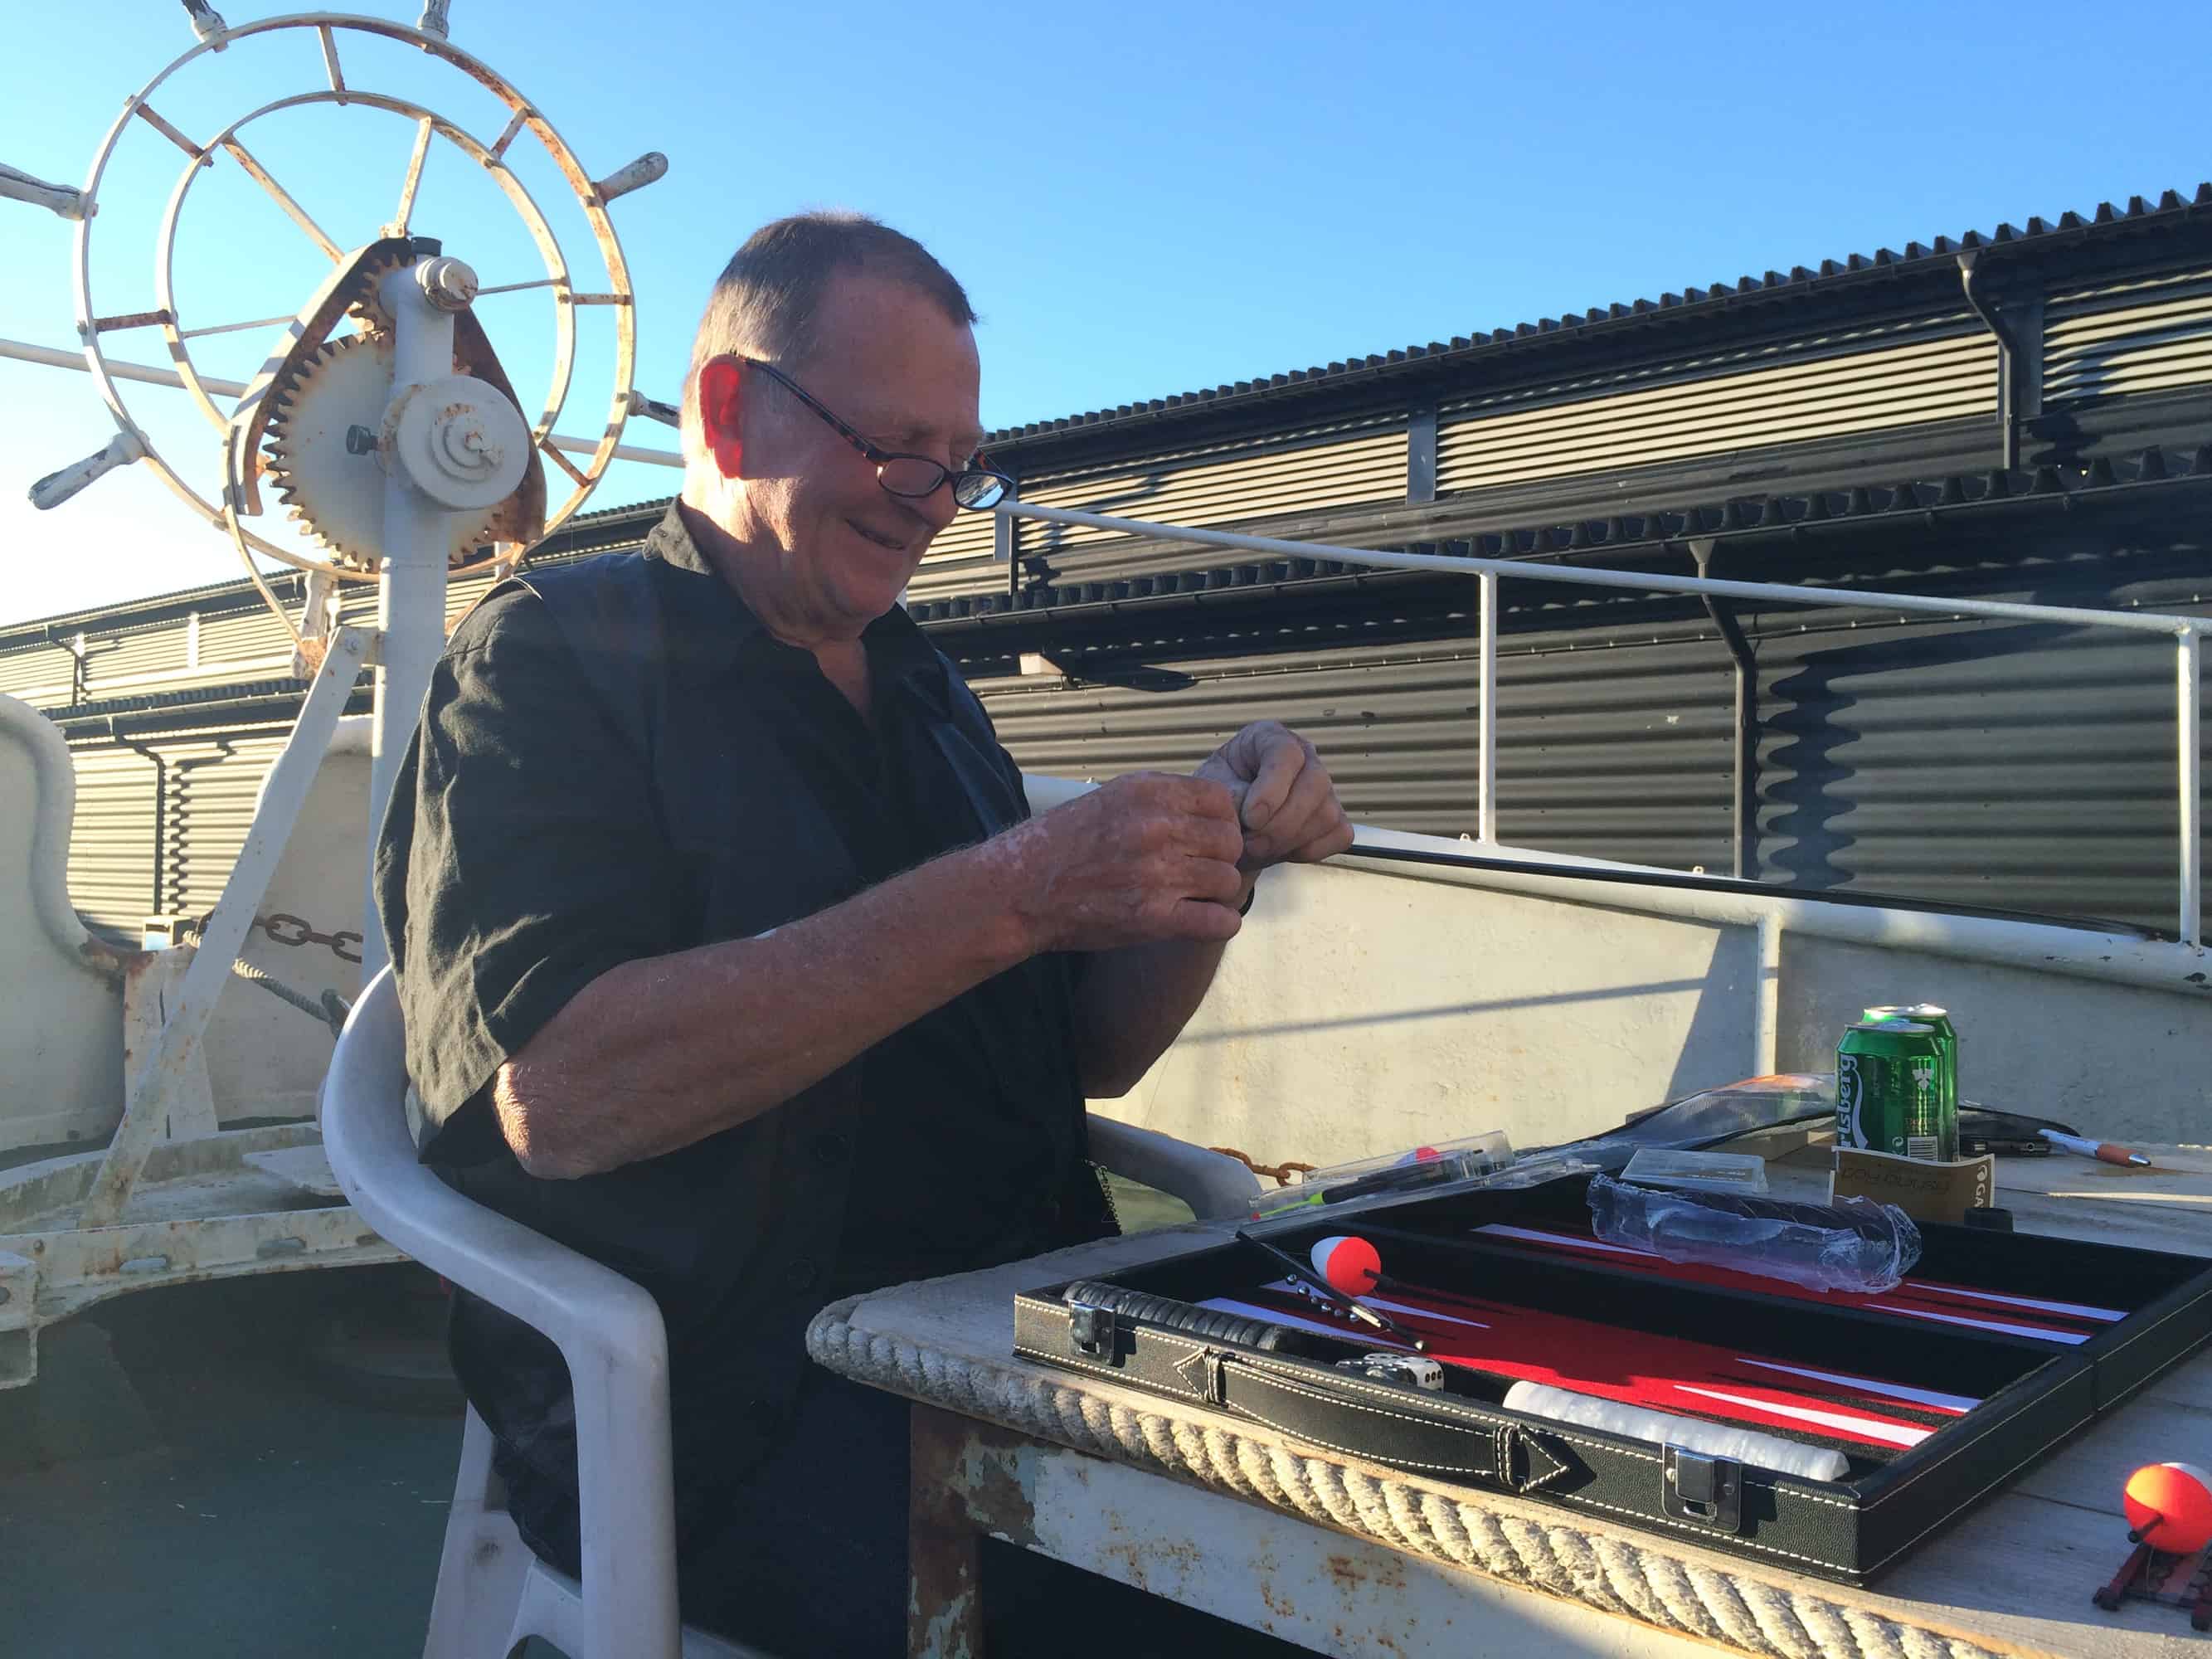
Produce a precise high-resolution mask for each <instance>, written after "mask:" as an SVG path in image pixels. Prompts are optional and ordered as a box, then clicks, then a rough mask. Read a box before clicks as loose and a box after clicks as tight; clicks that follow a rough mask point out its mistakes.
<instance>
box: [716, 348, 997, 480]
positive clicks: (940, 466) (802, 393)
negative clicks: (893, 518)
mask: <svg viewBox="0 0 2212 1659" xmlns="http://www.w3.org/2000/svg"><path fill="white" fill-rule="evenodd" d="M738 362H741V363H743V364H744V366H745V367H746V368H757V369H758V370H760V372H761V373H762V374H765V375H767V376H768V377H769V379H770V380H774V381H775V383H776V384H777V385H778V386H781V387H782V388H783V389H784V390H785V391H786V392H789V393H790V394H791V395H792V396H793V397H794V398H798V399H799V402H801V403H802V404H805V405H806V406H807V407H808V408H809V409H811V410H813V411H814V412H815V413H816V414H817V415H818V416H821V417H822V419H823V421H825V422H828V423H829V427H830V428H831V429H832V430H834V431H835V432H836V434H837V435H838V436H839V437H841V438H842V439H843V440H844V441H846V442H847V443H848V444H850V445H852V446H853V447H854V448H855V449H857V450H859V451H860V453H861V454H863V455H864V456H866V458H867V459H869V460H871V461H873V462H874V463H875V465H876V481H877V482H878V483H880V484H882V485H883V487H884V489H887V490H889V491H890V493H891V494H892V495H903V496H906V497H907V498H908V500H910V501H919V500H921V498H922V497H923V496H925V495H935V494H936V493H937V492H938V491H939V489H943V488H944V487H945V483H946V481H947V480H948V479H949V480H950V481H951V484H952V499H953V501H955V502H957V504H958V505H960V506H962V507H971V508H974V509H975V510H977V511H979V512H980V511H981V510H982V509H983V508H985V507H996V506H997V505H998V504H999V503H1000V501H1004V500H1005V499H1006V493H1007V492H1008V491H1009V490H1011V489H1012V488H1013V487H1014V481H1013V480H1012V478H1010V477H1007V476H1006V474H1005V473H1003V472H994V471H992V470H991V469H990V468H989V467H987V466H964V467H950V466H946V465H944V463H942V462H940V461H933V460H932V459H930V458H929V457H928V456H927V455H900V454H895V453H892V452H891V451H890V450H888V449H879V448H878V447H876V446H875V445H874V444H872V443H870V442H869V441H867V440H866V438H864V437H862V436H861V435H860V434H859V433H858V432H856V431H854V429H853V428H852V427H851V426H849V425H848V424H847V423H846V422H843V421H841V420H839V419H838V418H837V417H836V416H835V415H833V414H831V413H830V412H829V410H827V409H825V408H824V407H823V405H822V404H820V403H818V402H817V401H816V399H815V398H814V397H813V395H812V394H811V392H808V391H807V390H806V388H805V386H801V385H799V382H798V381H796V380H793V379H792V378H791V376H790V375H788V374H785V373H784V372H783V371H782V370H781V369H780V368H777V367H776V366H775V364H774V363H765V362H762V361H761V360H760V359H759V358H757V357H740V358H739V359H738ZM975 459H977V460H981V459H983V458H982V457H981V456H980V455H979V456H977V457H976V458H975Z"/></svg>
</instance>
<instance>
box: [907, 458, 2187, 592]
mask: <svg viewBox="0 0 2212 1659" xmlns="http://www.w3.org/2000/svg"><path fill="white" fill-rule="evenodd" d="M2183 484H2185V485H2189V486H2191V487H2201V486H2204V485H2208V484H2212V444H2207V445H2205V446H2203V447H2201V448H2199V449H2197V450H2196V451H2195V452H2194V453H2191V454H2169V453H2167V452H2166V451H2165V450H2164V449H2161V448H2159V447H2151V448H2148V449H2143V450H2141V451H2138V452H2136V453H2133V454H2128V455H2118V456H2104V455H2100V456H2094V457H2092V458H2089V459H2085V460H2083V461H2081V463H2079V464H2069V465H2064V466H2059V465H2043V466H2037V467H2033V468H2020V469H2017V470H2015V471H2005V470H2003V469H1994V470H1992V471H1987V472H1981V473H1972V474H1953V475H1951V476H1949V477H1942V478H1922V479H1902V480H1899V482H1898V483H1894V484H1892V485H1889V486H1887V487H1881V486H1861V487H1858V488H1855V489H1835V490H1813V491H1810V492H1808V493H1807V494H1804V495H1748V496H1743V495H1739V496H1732V497H1730V498H1729V499H1727V500H1725V501H1712V502H1706V503H1703V504H1696V505H1690V506H1686V507H1679V508H1674V509H1672V510H1669V511H1665V512H1656V513H1620V514H1616V515H1613V516H1612V517H1609V518H1605V519H1584V520H1575V521H1572V522H1570V523H1565V524H1559V523H1550V524H1535V525H1522V526H1514V527H1510V528H1503V529H1499V530H1496V531H1489V532H1480V533H1478V534H1475V535H1472V536H1468V537H1467V538H1463V539H1458V540H1455V541H1453V542H1451V543H1450V544H1447V545H1446V546H1445V547H1443V548H1440V549H1438V550H1439V551H1449V552H1453V553H1459V554H1464V555H1468V556H1474V557H1476V558H1486V559H1522V558H1530V559H1541V558H1547V557H1563V556H1595V555H1597V554H1600V553H1605V554H1608V555H1618V554H1621V553H1625V552H1628V551H1631V550H1637V551H1649V550H1651V549H1652V548H1654V547H1656V546H1659V545H1661V544H1665V543H1668V542H1676V543H1679V542H1680V541H1682V540H1683V539H1685V538H1690V537H1699V538H1704V537H1708V536H1710V537H1712V538H1715V539H1716V540H1720V539H1725V538H1733V537H1736V536H1742V535H1771V534H1774V533H1776V532H1788V531H1795V530H1799V529H1804V528H1809V527H1811V526H1817V525H1821V524H1826V523H1828V522H1831V521H1833V520H1883V519H1894V518H1896V517H1897V516H1898V515H1908V514H1909V515H1911V520H1913V521H1916V522H1923V523H1925V522H1931V521H1936V520H1942V519H1946V518H1952V517H1956V516H1962V515H1967V516H1979V515H1980V514H1982V513H1988V512H1992V511H1997V510H2003V509H2007V508H2015V507H2026V508H2029V509H2033V508H2035V507H2039V506H2044V505H2048V506H2050V507H2061V508H2074V507H2080V506H2084V505H2087V504H2088V503H2090V502H2092V501H2112V500H2114V499H2117V498H2119V497H2124V496H2126V495H2130V494H2132V493H2133V492H2136V491H2138V490H2142V489H2153V488H2159V487H2171V486H2175V485H2183ZM1394 545H1397V544H1394ZM1358 570H1359V567H1358V566H1354V565H1349V564H1346V563H1344V562H1341V561H1339V560H1334V559H1327V558H1319V557H1314V558H1265V557H1262V556H1260V555H1257V554H1255V555H1252V556H1249V557H1248V558H1246V559H1243V560H1242V561H1240V562H1237V563H1235V564H1230V565H1221V566H1213V567H1211V568H1202V569H1175V570H1170V571H1165V572H1163V573H1162V574H1158V575H1151V576H1146V575H1137V576H1131V577H1128V578H1127V579H1124V580H1087V581H1077V580H1063V581H1059V582H1051V581H1048V582H1047V583H1045V584H1043V585H1039V586H1030V587H1026V588H1024V590H1023V591H1022V592H1020V593H1018V594H1010V593H1008V592H1006V591H1005V589H1004V588H1003V586H1001V587H999V588H997V589H995V590H994V591H993V592H984V593H975V594H968V595H962V596H959V597H957V598H953V599H937V600H932V601H928V602H927V603H922V604H917V605H913V606H911V607H910V609H911V611H912V614H913V615H914V617H915V620H916V621H918V622H921V623H934V624H940V625H943V624H960V623H964V624H966V625H969V626H992V625H1003V624H1006V623H1012V622H1014V621H1016V620H1017V619H1018V618H1019V617H1022V616H1023V615H1024V613H1031V612H1036V611H1054V612H1055V613H1057V614H1059V615H1060V616H1063V617H1064V616H1066V614H1068V612H1069V611H1071V610H1072V609H1073V608H1075V607H1085V606H1096V607H1098V608H1100V609H1102V610H1103V609H1105V608H1107V607H1109V606H1111V605H1118V604H1121V603H1122V602H1125V601H1131V600H1136V601H1145V600H1153V601H1158V600H1161V599H1169V598H1170V596H1176V595H1190V594H1198V593H1212V592H1218V591H1220V590H1223V589H1232V590H1233V589H1237V588H1253V587H1260V588H1269V587H1273V586H1275V585H1277V584H1279V583H1284V582H1303V581H1308V580H1316V579H1322V578H1329V577H1341V576H1345V575H1347V574H1352V573H1354V572H1356V571H1358ZM1364 574H1366V575H1367V576H1370V577H1375V576H1383V575H1386V574H1388V573H1383V572H1376V571H1368V572H1365V573H1364ZM1415 574H1416V579H1418V574H1419V573H1415Z"/></svg>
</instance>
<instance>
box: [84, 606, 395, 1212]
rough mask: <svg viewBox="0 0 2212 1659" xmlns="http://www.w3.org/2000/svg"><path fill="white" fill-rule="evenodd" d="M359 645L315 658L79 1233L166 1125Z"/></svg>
mask: <svg viewBox="0 0 2212 1659" xmlns="http://www.w3.org/2000/svg"><path fill="white" fill-rule="evenodd" d="M368 646H369V636H368V634H366V633H364V632H363V631H362V629H358V628H344V629H339V630H338V636H337V639H336V640H335V641H332V642H331V650H330V654H329V655H328V656H327V657H326V658H325V659H324V661H323V667H322V671H321V672H320V673H319V674H317V675H316V676H315V683H314V684H313V685H312V686H310V687H309V688H308V689H307V700H306V701H305V702H302V703H301V705H300V718H299V719H298V720H295V722H294V723H293V726H292V735H291V737H290V738H289V740H287V742H286V743H285V744H284V751H283V753H282V754H280V755H279V756H277V757H276V765H275V766H273V767H271V768H270V772H269V781H268V783H267V784H266V785H265V786H264V787H263V788H262V791H261V804H260V805H258V806H257V807H255V808H254V809H253V823H252V827H251V828H250V829H247V830H246V847H245V849H244V850H243V851H242V852H240V854H239V855H238V862H237V863H236V864H234V866H231V872H230V879H229V880H228V882H226V883H224V884H223V889H222V898H221V899H220V900H219V901H217V902H216V907H215V914H214V915H211V916H210V917H209V918H208V925H207V931H206V932H205V933H204V934H203V935H202V936H201V939H200V946H199V951H198V953H197V955H195V956H194V957H192V961H191V966H190V967H188V968H186V969H185V974H184V979H183V982H182V983H181V984H180V985H179V987H178V988H177V993H176V994H175V996H173V997H172V998H169V999H167V1019H166V1020H165V1021H164V1022H163V1023H162V1026H161V1041H160V1042H157V1043H155V1045H154V1052H153V1053H152V1054H150V1055H149V1056H148V1057H147V1060H146V1062H145V1064H144V1065H143V1066H140V1067H139V1068H138V1074H137V1078H136V1079H133V1080H132V1081H131V1084H130V1085H129V1086H128V1087H127V1088H126V1089H125V1094H124V1099H125V1107H124V1110H123V1121H122V1122H121V1123H119V1124H118V1125H117V1126H116V1130H115V1138H114V1139H112V1141H110V1142H109V1143H108V1147H107V1157H106V1159H105V1160H104V1161H103V1162H102V1163H101V1164H100V1174H99V1175H98V1176H96V1177H95V1178H94V1181H93V1184H92V1191H91V1193H90V1194H88V1196H87V1197H86V1199H85V1201H84V1211H83V1214H82V1217H81V1218H80V1219H79V1221H78V1224H77V1225H79V1226H82V1227H112V1226H113V1225H115V1224H116V1223H117V1222H118V1221H119V1220H120V1219H121V1218H122V1215H123V1206H125V1204H126V1203H128V1202H129V1201H130V1198H131V1188H132V1187H134V1186H135V1185H137V1181H138V1172H139V1171H140V1170H143V1168H145V1166H146V1156H147V1154H148V1153H149V1152H151V1151H152V1150H153V1147H154V1141H155V1137H156V1136H158V1135H159V1134H160V1133H161V1129H162V1126H163V1124H164V1123H165V1122H166V1121H167V1116H168V1112H169V1102H170V1097H172V1095H173V1093H174V1092H175V1091H176V1090H177V1088H178V1087H179V1085H182V1084H183V1083H184V1082H185V1079H186V1078H187V1077H188V1075H189V1073H190V1072H191V1066H192V1064H193V1061H194V1060H195V1059H196V1057H197V1054H198V1051H199V1042H200V1038H201V1036H203V1035H204V1033H205V1031H206V1030H207V1023H208V1018H209V1016H210V1015H211V1014H213V1013H214V1012H215V1005H216V998H217V997H219V996H221V995H222V990H223V987H225V986H227V985H228V984H229V982H230V965H231V963H234V962H235V961H237V960H238V953H239V951H240V948H241V947H242V946H243V945H245V943H246V931H247V930H248V929H249V928H251V927H252V926H253V916H254V913H255V912H256V911H257V910H258V908H260V905H261V898H262V895H263V894H264V893H265V892H266V891H267V890H268V888H269V880H270V877H272V876H274V875H275V874H276V865H277V861H278V860H280V859H282V858H283V855H284V844H285V842H287V841H289V839H290V838H291V835H292V826H293V825H294V824H295V823H297V822H298V820H299V817H300V809H301V806H302V805H305V804H306V802H307V791H308V788H309V787H310V786H312V785H313V782H314V781H315V773H316V771H317V769H319V767H320V766H321V765H322V763H323V755H324V752H325V750H328V749H329V747H330V743H331V732H334V731H336V730H337V723H338V716H339V715H341V714H343V713H344V712H345V706H346V699H347V697H348V696H350V695H352V692H353V683H354V681H355V679H356V678H358V677H359V676H360V673H361V669H362V662H363V660H364V659H366V658H367V657H368Z"/></svg>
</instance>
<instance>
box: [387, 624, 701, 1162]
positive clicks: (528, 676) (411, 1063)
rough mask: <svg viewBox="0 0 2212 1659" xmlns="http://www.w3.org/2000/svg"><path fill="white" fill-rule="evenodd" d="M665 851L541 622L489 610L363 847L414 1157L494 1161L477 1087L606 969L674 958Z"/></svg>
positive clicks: (644, 780) (612, 717)
mask: <svg viewBox="0 0 2212 1659" xmlns="http://www.w3.org/2000/svg"><path fill="white" fill-rule="evenodd" d="M670 863H671V861H670V860H669V858H668V856H667V854H666V848H665V835H664V833H663V830H662V828H661V826H660V824H659V821H658V818H657V817H656V814H655V810H654V806H653V787H652V779H651V776H650V775H649V770H648V767H647V761H646V757H644V755H643V754H642V753H641V752H640V751H639V749H638V746H637V744H636V742H635V739H633V738H629V737H628V736H626V735H625V733H624V732H623V730H622V722H621V719H620V717H619V715H618V714H617V712H616V711H613V710H611V709H610V708H607V707H606V706H605V704H604V703H603V702H601V701H600V700H599V696H598V695H597V694H596V693H595V692H594V691H593V690H592V688H591V686H590V684H589V683H588V682H587V681H586V679H585V678H584V676H583V674H582V673H581V671H580V668H579V666H578V664H577V661H576V659H575V657H574V653H572V652H571V651H570V649H569V647H568V644H567V642H566V641H564V640H563V639H562V635H561V633H560V629H559V626H558V624H557V623H556V622H555V621H554V619H553V617H552V616H551V615H550V613H549V612H548V611H547V610H546V609H545V607H544V604H543V603H542V602H541V601H540V600H539V599H538V598H537V596H536V595H535V594H533V593H532V592H528V591H527V590H526V589H524V588H521V587H519V586H518V587H513V588H510V589H508V590H507V591H506V592H502V593H501V594H498V595H496V596H495V597H494V598H493V599H491V600H490V601H489V603H487V604H486V605H483V606H482V607H480V608H479V609H478V611H477V612H476V614H475V615H474V616H472V617H470V618H469V619H468V621H467V622H466V623H464V624H463V626H462V627H461V628H460V629H458V630H456V632H455V634H454V636H453V641H452V642H451V643H450V644H449V645H448V647H447V651H446V653H445V655H444V657H443V658H441V659H440V661H439V663H438V666H437V669H436V671H435V674H434V675H433V677H432V679H431V683H430V690H429V694H428V697H427V699H426V700H425V702H424V704H423V709H422V720H421V723H420V725H419V726H418V727H417V729H416V735H415V739H414V742H413V744H411V745H410V748H409V750H408V753H407V756H406V758H405V760H404V763H403V764H402V767H401V769H400V772H399V775H398V779H397V781H396V782H395V785H394V787H393V792H392V804H391V806H390V809H389V810H388V811H387V812H386V817H385V823H384V829H383V835H382V836H381V838H380V842H379V844H378V849H377V867H376V881H375V884H376V896H377V909H378V914H379V915H380V917H381V919H382V921H383V923H384V928H385V937H386V939H387V940H389V941H390V944H391V950H392V961H393V963H394V971H395V974H396V975H397V977H398V984H399V997H400V1005H401V1008H402V1011H403V1012H404V1017H405V1020H406V1027H407V1062H408V1074H409V1076H410V1078H411V1079H413V1081H414V1084H415V1088H416V1094H417V1095H418V1096H419V1097H420V1098H421V1100H422V1107H423V1112H424V1118H425V1126H424V1140H423V1153H424V1156H425V1157H426V1158H435V1159H436V1160H437V1161H440V1162H453V1163H470V1162H474V1161H477V1160H478V1159H481V1158H485V1157H489V1156H491V1155H493V1154H494V1153H495V1152H497V1151H498V1148H499V1131H498V1127H497V1125H496V1122H495V1120H494V1119H493V1116H492V1115H491V1113H490V1111H489V1107H488V1105H487V1104H486V1103H484V1102H483V1099H482V1093H483V1090H484V1085H486V1084H488V1083H489V1081H490V1080H491V1078H492V1075H493V1073H495V1072H496V1071H497V1070H498V1068H499V1067H500V1066H501V1064H502V1063H503V1062H505V1061H506V1060H508V1059H510V1058H511V1057H512V1056H513V1054H515V1053H516V1051H517V1050H519V1049H520V1048H522V1047H523V1046H524V1045H526V1043H527V1042H529V1041H530V1039H531V1038H532V1036H535V1035H536V1034H537V1032H538V1030H540V1029H541V1028H543V1027H544V1024H546V1022H547V1021H549V1020H550V1019H551V1018H553V1016H554V1015H555V1014H556V1013H558V1012H560V1011H561V1009H562V1007H564V1006H567V1004H568V1001H569V1000H570V999H571V998H573V997H574V996H575V994H577V993H578V992H580V991H581V990H582V989H583V988H584V987H586V986H587V985H589V984H590V983H591V982H592V981H593V980H595V979H597V978H598V977H599V975H602V974H604V973H605V972H606V971H607V970H608V969H611V968H614V967H617V966H618V965H619V964H621V963H625V962H632V961H636V960H639V959H641V958H643V957H653V956H659V955H662V954H665V952H667V951H670V950H671V949H674V948H676V942H677V941H676V939H675V933H674V927H673V908H674V906H673V894H672V893H671V889H670V885H669V884H670V881H671V875H670Z"/></svg>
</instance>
